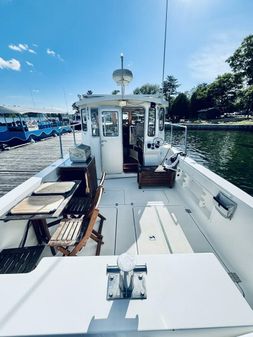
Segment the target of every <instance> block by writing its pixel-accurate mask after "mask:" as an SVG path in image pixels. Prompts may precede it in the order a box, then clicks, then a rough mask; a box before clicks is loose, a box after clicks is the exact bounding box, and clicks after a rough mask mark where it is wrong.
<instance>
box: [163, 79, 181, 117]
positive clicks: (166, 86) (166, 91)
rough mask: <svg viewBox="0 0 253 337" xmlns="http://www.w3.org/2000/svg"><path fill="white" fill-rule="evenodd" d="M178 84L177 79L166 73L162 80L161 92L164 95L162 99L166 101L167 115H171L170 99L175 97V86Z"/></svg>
mask: <svg viewBox="0 0 253 337" xmlns="http://www.w3.org/2000/svg"><path fill="white" fill-rule="evenodd" d="M179 86H180V84H179V83H178V80H177V79H176V78H175V77H174V76H172V75H168V76H167V77H166V80H165V81H163V84H162V93H163V96H164V99H165V100H166V101H167V102H168V114H167V115H168V117H170V118H171V117H172V111H171V108H172V101H173V99H174V98H175V96H176V94H177V88H178V87H179Z"/></svg>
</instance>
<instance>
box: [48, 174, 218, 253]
mask: <svg viewBox="0 0 253 337" xmlns="http://www.w3.org/2000/svg"><path fill="white" fill-rule="evenodd" d="M104 186H105V192H104V194H103V197H102V200H101V203H100V213H101V214H103V215H104V216H105V217H106V221H105V222H104V226H103V232H102V234H103V236H104V245H102V248H101V255H119V254H122V253H124V252H128V253H130V254H132V255H137V254H140V255H143V254H144V255H145V254H173V253H194V252H212V253H215V252H214V251H213V248H212V246H211V245H210V243H209V242H208V240H207V239H206V238H205V236H204V235H203V234H202V232H201V231H200V229H199V227H198V224H197V223H196V222H195V220H194V216H193V214H192V213H191V210H190V209H188V208H187V205H185V204H184V203H183V201H182V200H181V199H180V197H179V195H178V194H177V192H176V191H175V190H174V189H169V188H162V187H161V188H160V187H159V188H150V187H149V188H143V189H138V184H137V181H136V177H129V178H119V179H107V180H106V181H105V185H104ZM54 230H55V229H54V228H52V231H54ZM95 250H96V244H95V242H94V241H93V240H89V241H88V243H87V245H86V247H85V248H84V249H83V250H82V251H81V252H80V253H79V255H90V256H92V255H95ZM43 255H44V256H50V255H51V253H50V251H49V249H48V248H47V249H45V252H44V254H43ZM59 255H60V254H59ZM51 256H52V255H51Z"/></svg>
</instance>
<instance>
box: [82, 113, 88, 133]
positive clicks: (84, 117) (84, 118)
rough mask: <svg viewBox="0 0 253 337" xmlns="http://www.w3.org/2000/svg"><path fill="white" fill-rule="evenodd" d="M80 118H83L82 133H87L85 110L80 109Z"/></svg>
mask: <svg viewBox="0 0 253 337" xmlns="http://www.w3.org/2000/svg"><path fill="white" fill-rule="evenodd" d="M81 112H82V114H81V115H82V116H83V131H87V116H86V109H82V110H81Z"/></svg>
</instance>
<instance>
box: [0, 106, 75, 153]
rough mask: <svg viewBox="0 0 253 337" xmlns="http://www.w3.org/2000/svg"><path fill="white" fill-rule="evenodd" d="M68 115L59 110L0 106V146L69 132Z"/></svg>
mask: <svg viewBox="0 0 253 337" xmlns="http://www.w3.org/2000/svg"><path fill="white" fill-rule="evenodd" d="M69 124H70V115H69V114H67V113H66V112H64V111H62V110H59V109H40V108H25V107H19V106H5V105H4V106H0V144H7V145H10V146H13V145H18V144H21V143H26V142H29V141H31V140H35V141H36V140H40V139H42V138H46V137H50V136H53V135H58V134H59V133H60V132H61V133H64V132H69V131H71V128H70V126H69Z"/></svg>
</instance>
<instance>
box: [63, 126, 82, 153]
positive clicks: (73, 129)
mask: <svg viewBox="0 0 253 337" xmlns="http://www.w3.org/2000/svg"><path fill="white" fill-rule="evenodd" d="M78 125H81V124H80V123H75V124H72V125H69V127H70V128H71V129H72V134H73V141H74V145H76V135H75V127H76V126H78ZM59 146H60V158H63V145H62V127H61V126H60V127H59Z"/></svg>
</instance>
